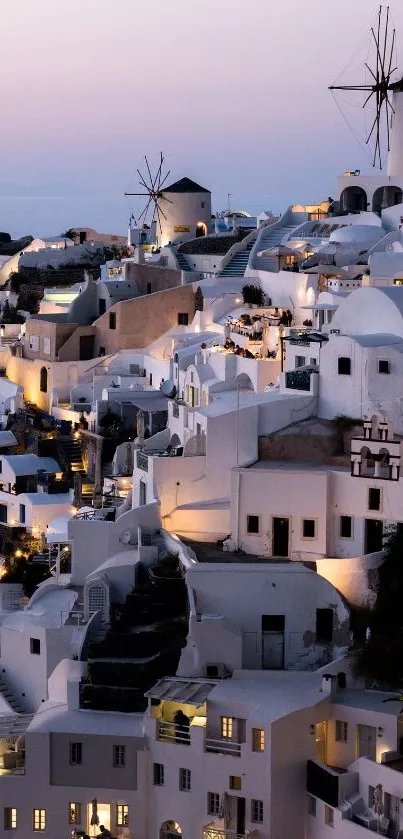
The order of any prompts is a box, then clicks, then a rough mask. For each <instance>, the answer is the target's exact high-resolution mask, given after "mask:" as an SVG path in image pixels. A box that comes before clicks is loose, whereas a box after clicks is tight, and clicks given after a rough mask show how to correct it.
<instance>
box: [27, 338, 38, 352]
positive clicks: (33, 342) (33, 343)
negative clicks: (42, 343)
mask: <svg viewBox="0 0 403 839" xmlns="http://www.w3.org/2000/svg"><path fill="white" fill-rule="evenodd" d="M29 349H30V350H33V351H34V352H38V350H39V336H38V335H30V336H29Z"/></svg>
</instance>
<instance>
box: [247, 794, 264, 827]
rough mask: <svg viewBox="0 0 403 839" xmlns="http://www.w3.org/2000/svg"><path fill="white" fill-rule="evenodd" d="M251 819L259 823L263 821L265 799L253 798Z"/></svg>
mask: <svg viewBox="0 0 403 839" xmlns="http://www.w3.org/2000/svg"><path fill="white" fill-rule="evenodd" d="M250 820H251V822H258V823H259V824H261V823H262V821H263V801H258V800H256V799H254V798H252V801H251V808H250Z"/></svg>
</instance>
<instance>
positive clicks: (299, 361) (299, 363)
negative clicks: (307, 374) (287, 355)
mask: <svg viewBox="0 0 403 839" xmlns="http://www.w3.org/2000/svg"><path fill="white" fill-rule="evenodd" d="M295 366H296V367H304V366H305V356H304V355H296V356H295Z"/></svg>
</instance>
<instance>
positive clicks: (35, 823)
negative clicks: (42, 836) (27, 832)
mask: <svg viewBox="0 0 403 839" xmlns="http://www.w3.org/2000/svg"><path fill="white" fill-rule="evenodd" d="M32 828H33V830H35V831H38V830H46V810H36V809H35V810H34V811H33V813H32Z"/></svg>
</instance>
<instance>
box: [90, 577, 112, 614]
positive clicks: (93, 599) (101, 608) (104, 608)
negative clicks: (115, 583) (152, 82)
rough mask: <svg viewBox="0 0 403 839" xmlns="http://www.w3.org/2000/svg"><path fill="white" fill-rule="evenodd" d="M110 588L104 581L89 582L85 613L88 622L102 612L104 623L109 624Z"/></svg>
mask: <svg viewBox="0 0 403 839" xmlns="http://www.w3.org/2000/svg"><path fill="white" fill-rule="evenodd" d="M109 606H110V603H109V588H108V585H107V584H106V583H104V582H102V580H99V579H98V580H94V581H93V582H89V583H88V585H87V586H86V587H85V590H84V611H85V615H86V618H87V620H88V619H89V618H91V617H92V615H94V614H95V612H101V616H102V621H103V622H104V623H108V622H109Z"/></svg>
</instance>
